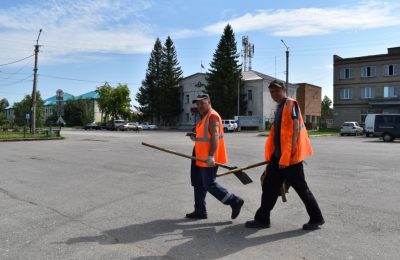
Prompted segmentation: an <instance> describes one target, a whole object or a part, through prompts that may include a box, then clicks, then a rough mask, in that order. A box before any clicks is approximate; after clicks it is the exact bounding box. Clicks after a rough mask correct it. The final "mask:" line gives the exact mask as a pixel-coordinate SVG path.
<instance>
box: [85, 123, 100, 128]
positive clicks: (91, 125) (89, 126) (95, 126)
mask: <svg viewBox="0 0 400 260" xmlns="http://www.w3.org/2000/svg"><path fill="white" fill-rule="evenodd" d="M83 129H85V130H100V129H101V127H100V126H98V125H97V124H96V123H94V122H93V123H89V124H86V125H85V126H84V127H83Z"/></svg>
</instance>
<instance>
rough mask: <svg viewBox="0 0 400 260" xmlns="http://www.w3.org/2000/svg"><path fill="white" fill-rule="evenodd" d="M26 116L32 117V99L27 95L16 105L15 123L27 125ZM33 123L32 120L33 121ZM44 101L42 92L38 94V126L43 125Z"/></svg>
mask: <svg viewBox="0 0 400 260" xmlns="http://www.w3.org/2000/svg"><path fill="white" fill-rule="evenodd" d="M26 114H31V115H32V97H31V96H30V95H26V96H25V98H24V99H23V100H21V102H16V103H15V104H14V122H15V123H16V124H17V125H20V126H22V125H25V124H26ZM31 121H32V120H31ZM43 123H44V122H43V100H42V98H41V95H40V92H39V91H37V92H36V124H37V126H39V127H40V126H42V125H43Z"/></svg>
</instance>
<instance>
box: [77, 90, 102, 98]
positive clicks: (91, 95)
mask: <svg viewBox="0 0 400 260" xmlns="http://www.w3.org/2000/svg"><path fill="white" fill-rule="evenodd" d="M99 97H100V96H99V93H97V92H96V90H94V91H90V92H88V93H85V94H82V95H80V96H77V97H76V99H98V98H99Z"/></svg>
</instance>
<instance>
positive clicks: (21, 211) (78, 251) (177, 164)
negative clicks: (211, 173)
mask: <svg viewBox="0 0 400 260" xmlns="http://www.w3.org/2000/svg"><path fill="white" fill-rule="evenodd" d="M62 134H63V135H64V136H65V137H66V139H65V140H60V141H36V142H18V143H15V142H13V143H1V144H0V167H1V168H0V259H398V257H399V253H400V250H399V248H400V247H399V245H400V203H399V198H400V189H399V186H400V170H399V168H400V162H399V161H400V142H399V141H396V142H394V143H383V142H381V141H379V140H378V139H373V138H365V137H347V136H346V137H339V136H331V137H313V138H312V143H313V146H314V151H315V155H314V156H313V157H312V158H310V159H308V160H307V165H306V166H305V171H306V178H307V180H308V183H309V185H310V187H311V190H312V191H313V192H314V194H315V196H316V198H317V200H318V202H319V203H320V207H321V209H322V211H323V214H324V216H325V219H326V224H325V225H324V226H323V227H322V228H321V229H320V230H317V231H313V232H305V231H303V230H301V226H302V224H303V223H305V222H307V221H308V218H307V215H306V212H305V209H304V206H303V205H302V203H301V201H300V200H299V198H298V197H297V195H296V194H295V192H294V191H293V190H290V193H289V194H288V202H287V203H282V202H281V201H278V203H277V205H276V207H275V209H274V211H273V214H272V216H271V221H272V227H271V228H270V229H264V230H249V229H246V228H245V227H244V222H245V221H246V220H249V219H252V217H253V215H254V213H255V211H256V209H257V207H258V206H259V203H260V201H259V200H260V195H261V189H260V183H259V175H260V173H261V172H262V168H257V169H253V170H249V171H248V172H247V173H248V174H249V175H250V176H251V177H252V178H253V180H254V183H252V184H249V185H246V186H244V185H242V184H241V183H240V182H239V181H238V180H237V179H236V178H235V177H234V176H226V177H221V178H219V182H220V183H221V184H222V185H224V186H225V187H227V188H228V189H229V190H230V191H232V192H234V193H236V194H238V195H240V196H241V197H243V198H244V200H245V204H244V208H243V210H242V213H241V214H240V216H239V217H238V218H237V219H236V220H233V221H231V219H230V208H229V207H227V206H224V205H222V204H220V203H219V202H218V201H216V200H215V199H214V198H213V197H212V196H208V197H207V207H208V212H209V218H208V219H207V220H201V221H188V220H185V219H184V218H183V216H184V215H185V213H187V212H190V211H192V207H193V191H192V188H191V186H190V178H189V165H190V161H189V160H186V159H184V158H179V157H176V156H173V155H169V154H164V153H162V152H159V151H156V150H151V149H150V148H147V147H143V146H142V145H141V144H140V143H141V142H142V141H144V142H148V143H153V144H158V145H161V146H164V147H167V148H172V149H174V150H177V151H179V152H184V153H188V154H190V152H191V149H192V145H193V144H192V142H191V141H190V140H189V139H188V138H187V137H185V136H184V133H183V132H161V131H154V132H146V131H143V132H141V133H139V134H138V133H131V132H129V133H120V132H106V131H89V132H84V131H64V132H63V133H62ZM264 141H265V138H264V137H258V136H257V135H256V134H255V133H232V134H226V142H227V146H228V153H229V158H230V164H232V165H238V166H242V165H246V164H251V163H254V162H258V161H261V160H263V149H264ZM220 171H221V170H220Z"/></svg>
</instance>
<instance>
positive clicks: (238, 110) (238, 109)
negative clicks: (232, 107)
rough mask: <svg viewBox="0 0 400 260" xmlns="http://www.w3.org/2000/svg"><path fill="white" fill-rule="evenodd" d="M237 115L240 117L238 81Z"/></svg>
mask: <svg viewBox="0 0 400 260" xmlns="http://www.w3.org/2000/svg"><path fill="white" fill-rule="evenodd" d="M237 95H238V96H237V115H238V116H240V114H239V112H240V79H239V81H238V94H237Z"/></svg>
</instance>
